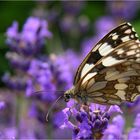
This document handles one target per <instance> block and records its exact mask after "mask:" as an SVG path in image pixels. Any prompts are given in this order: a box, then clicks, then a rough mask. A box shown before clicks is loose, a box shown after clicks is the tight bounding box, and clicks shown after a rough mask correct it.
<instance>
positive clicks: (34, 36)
mask: <svg viewBox="0 0 140 140" xmlns="http://www.w3.org/2000/svg"><path fill="white" fill-rule="evenodd" d="M47 28H48V25H47V22H46V21H45V20H41V19H38V18H35V17H30V18H28V19H27V21H26V23H25V24H24V26H23V29H22V31H21V32H20V33H19V32H18V23H17V22H14V23H13V25H12V26H11V27H9V28H8V30H7V32H6V35H7V44H8V45H9V48H10V49H12V50H14V51H16V52H18V53H23V54H24V55H33V54H36V53H38V52H39V51H40V49H41V48H42V47H43V46H44V45H45V39H46V38H50V37H51V36H52V35H51V33H50V32H49V31H48V29H47Z"/></svg>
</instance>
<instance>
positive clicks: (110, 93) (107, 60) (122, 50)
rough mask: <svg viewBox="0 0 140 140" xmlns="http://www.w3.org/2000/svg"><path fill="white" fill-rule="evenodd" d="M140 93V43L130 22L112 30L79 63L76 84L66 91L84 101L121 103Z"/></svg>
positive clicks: (69, 96)
mask: <svg viewBox="0 0 140 140" xmlns="http://www.w3.org/2000/svg"><path fill="white" fill-rule="evenodd" d="M138 95H140V43H139V40H138V35H137V34H136V32H135V30H134V28H133V27H132V26H131V24H130V23H123V24H121V25H119V26H118V27H117V28H115V29H113V30H112V31H111V32H109V33H108V34H107V35H106V36H105V37H104V38H103V39H101V40H100V41H99V42H98V43H97V44H96V45H95V47H93V49H92V50H91V51H90V52H89V54H88V55H87V56H86V58H85V59H84V60H83V62H82V63H81V64H80V66H79V68H78V70H77V73H76V76H75V80H74V86H73V87H72V88H71V89H70V90H68V91H66V92H65V93H64V98H65V101H69V99H70V98H74V99H76V100H78V101H79V100H81V101H82V102H84V103H86V102H94V103H99V104H106V105H113V104H116V105H119V104H121V103H122V102H123V101H129V102H133V101H134V100H135V99H136V97H137V96H138Z"/></svg>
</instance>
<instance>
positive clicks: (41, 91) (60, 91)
mask: <svg viewBox="0 0 140 140" xmlns="http://www.w3.org/2000/svg"><path fill="white" fill-rule="evenodd" d="M43 92H59V93H64V92H65V91H63V90H56V91H53V90H50V91H49V90H39V91H35V92H33V94H38V93H43Z"/></svg>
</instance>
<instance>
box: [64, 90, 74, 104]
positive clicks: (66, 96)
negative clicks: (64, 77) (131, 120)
mask: <svg viewBox="0 0 140 140" xmlns="http://www.w3.org/2000/svg"><path fill="white" fill-rule="evenodd" d="M73 91H74V88H72V89H69V90H67V91H66V92H65V93H64V100H65V102H68V101H69V100H70V99H71V98H73Z"/></svg>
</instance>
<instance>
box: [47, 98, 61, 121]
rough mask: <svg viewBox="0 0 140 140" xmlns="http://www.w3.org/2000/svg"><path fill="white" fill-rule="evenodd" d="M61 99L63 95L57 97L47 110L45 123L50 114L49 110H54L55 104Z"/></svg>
mask: <svg viewBox="0 0 140 140" xmlns="http://www.w3.org/2000/svg"><path fill="white" fill-rule="evenodd" d="M62 97H63V95H62V96H59V97H58V98H57V99H56V100H55V102H54V103H53V104H52V105H51V107H50V108H49V110H48V112H47V115H46V121H47V122H48V117H49V114H50V112H51V110H52V109H53V108H54V106H55V105H56V103H57V102H58V101H59V100H60V99H61V98H62Z"/></svg>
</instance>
